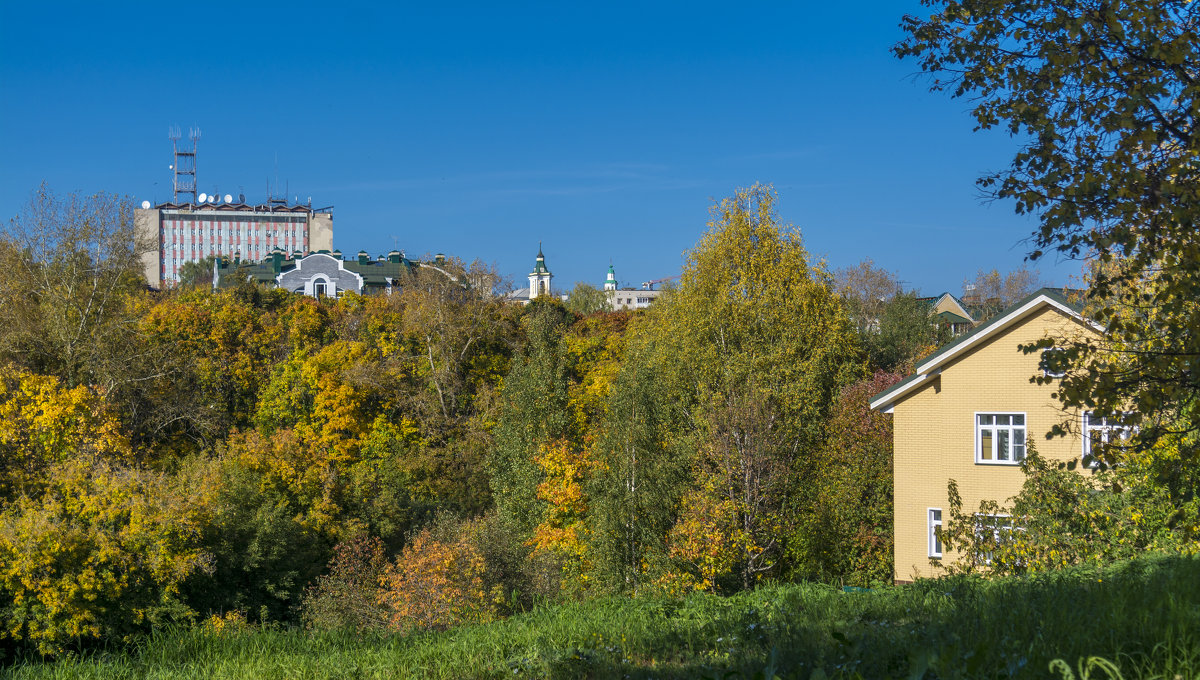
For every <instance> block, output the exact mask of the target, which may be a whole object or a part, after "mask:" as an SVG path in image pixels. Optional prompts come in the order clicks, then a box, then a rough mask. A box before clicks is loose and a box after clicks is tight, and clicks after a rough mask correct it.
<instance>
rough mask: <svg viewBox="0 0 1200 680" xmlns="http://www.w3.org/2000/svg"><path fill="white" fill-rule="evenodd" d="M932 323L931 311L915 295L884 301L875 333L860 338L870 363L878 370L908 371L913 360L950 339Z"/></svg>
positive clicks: (946, 332)
mask: <svg viewBox="0 0 1200 680" xmlns="http://www.w3.org/2000/svg"><path fill="white" fill-rule="evenodd" d="M936 321H937V320H936V319H935V317H934V316H933V308H932V307H931V306H930V305H929V303H928V302H926V301H922V300H920V299H918V298H917V296H916V294H915V293H903V294H901V295H896V296H895V297H893V298H892V299H891V300H888V302H887V303H886V304H885V305H883V310H882V312H881V313H880V316H879V329H878V331H877V332H875V333H870V334H868V335H867V336H866V337H864V338H863V345H864V348H865V349H866V351H867V355H868V357H870V361H871V364H872V365H873V366H875V367H876V368H877V369H879V370H882V371H900V372H905V373H907V372H909V371H911V370H912V367H913V363H914V362H915V361H916V360H917V359H919V358H920V357H923V356H926V355H928V354H929V353H931V352H932V351H933V349H934V348H936V347H938V346H940V345H941V344H943V343H945V342H947V341H948V340H949V339H950V333H949V330H948V329H947V328H944V327H942V326H941V325H939V324H937V323H936Z"/></svg>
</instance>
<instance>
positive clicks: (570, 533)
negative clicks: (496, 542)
mask: <svg viewBox="0 0 1200 680" xmlns="http://www.w3.org/2000/svg"><path fill="white" fill-rule="evenodd" d="M534 462H535V463H537V464H538V466H539V467H541V469H542V471H543V474H544V477H543V479H542V482H541V483H540V484H538V487H537V497H538V499H539V500H541V501H543V502H545V504H546V506H545V514H544V516H543V519H542V522H541V524H539V525H537V526H536V527H535V528H534V530H533V538H532V539H530V541H529V545H530V546H531V547H532V548H533V557H534V558H535V559H536V558H538V557H543V556H544V557H550V558H553V559H557V560H559V561H560V562H561V565H562V572H563V573H562V576H563V579H564V582H563V584H564V585H567V584H572V585H574V586H576V587H578V588H581V589H582V588H586V587H587V580H588V575H587V572H588V569H589V566H590V565H589V563H588V559H587V541H588V535H589V533H590V531H589V530H588V527H587V523H586V519H587V511H588V499H587V494H586V493H585V491H584V481H585V479H586V478H587V476H588V473H589V472H591V470H593V469H594V468H595V467H596V462H595V461H594V460H593V459H592V457H591V455H590V454H589V453H588V451H587V448H586V447H584V448H575V447H573V446H572V445H571V443H570V442H568V441H567V440H565V439H557V440H555V441H552V442H549V443H547V444H544V445H542V447H541V449H540V450H539V452H538V453H537V455H535V456H534Z"/></svg>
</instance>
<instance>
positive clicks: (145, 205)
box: [142, 201, 150, 210]
mask: <svg viewBox="0 0 1200 680" xmlns="http://www.w3.org/2000/svg"><path fill="white" fill-rule="evenodd" d="M149 209H150V201H142V210H149Z"/></svg>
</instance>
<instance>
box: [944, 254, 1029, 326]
mask: <svg viewBox="0 0 1200 680" xmlns="http://www.w3.org/2000/svg"><path fill="white" fill-rule="evenodd" d="M1040 287H1041V284H1040V282H1039V279H1038V274H1037V272H1035V271H1033V270H1032V269H1029V268H1028V267H1024V266H1022V267H1020V268H1018V269H1015V270H1013V271H1011V272H1008V273H1007V274H1001V273H1000V271H999V270H997V269H993V270H991V271H984V270H982V269H980V270H979V272H978V273H977V274H976V275H975V278H974V280H971V281H963V298H962V299H963V302H964V303H966V304H967V305H968V306H969V307H970V308H971V309H972V311H974V312H975V321H977V322H981V321H987V320H988V319H990V318H992V317H993V316H995V315H997V314H999V313H1000V312H1002V311H1004V310H1005V309H1007V308H1008V307H1010V306H1012V305H1013V304H1015V303H1016V302H1018V301H1019V300H1021V299H1022V298H1024V297H1026V296H1028V295H1029V294H1030V293H1032V292H1034V291H1036V290H1037V289H1038V288H1040Z"/></svg>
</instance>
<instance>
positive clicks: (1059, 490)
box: [932, 440, 1200, 575]
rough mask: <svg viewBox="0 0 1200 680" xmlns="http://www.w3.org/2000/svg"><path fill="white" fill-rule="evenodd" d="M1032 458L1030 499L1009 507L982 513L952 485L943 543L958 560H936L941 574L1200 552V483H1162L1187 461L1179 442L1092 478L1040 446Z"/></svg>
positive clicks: (987, 504) (1191, 477)
mask: <svg viewBox="0 0 1200 680" xmlns="http://www.w3.org/2000/svg"><path fill="white" fill-rule="evenodd" d="M1027 450H1028V454H1027V456H1026V458H1025V460H1024V461H1023V462H1022V463H1021V467H1022V469H1023V471H1024V472H1025V482H1024V484H1023V485H1022V487H1021V491H1020V493H1018V494H1017V495H1016V496H1015V497H1013V498H1011V499H1007V500H1006V501H1005V502H1003V503H1001V502H998V501H996V500H985V501H983V502H981V503H980V505H979V508H978V509H977V510H970V509H964V508H963V504H962V497H961V496H960V495H959V492H958V485H957V483H956V482H954V481H953V480H951V482H950V485H949V498H950V507H949V518H948V521H947V522H946V524H945V525H944V527H943V530H942V539H943V540H942V543H943V546H944V548H945V550H946V551H955V559H954V560H953V561H950V562H948V563H947V564H942V561H940V560H933V561H932V562H933V566H934V567H935V568H939V569H945V570H946V571H949V572H951V573H972V572H986V573H989V574H993V575H1005V574H1021V573H1027V572H1036V571H1046V570H1050V569H1060V568H1063V567H1067V566H1070V565H1075V564H1084V563H1091V564H1106V563H1110V562H1113V561H1115V560H1120V559H1130V558H1133V557H1136V556H1138V555H1141V554H1144V553H1146V552H1166V553H1183V554H1196V553H1198V552H1200V497H1198V496H1197V495H1196V494H1195V490H1196V489H1197V488H1200V486H1198V484H1197V482H1198V481H1200V475H1198V474H1197V472H1196V471H1195V470H1194V469H1193V470H1188V471H1186V473H1185V474H1184V476H1183V478H1182V479H1177V480H1175V482H1174V484H1173V485H1166V484H1163V483H1162V481H1161V479H1160V478H1159V477H1158V473H1159V472H1161V471H1162V469H1163V466H1164V464H1166V465H1168V466H1170V467H1174V465H1173V463H1176V462H1178V459H1179V452H1180V446H1179V445H1178V444H1177V443H1167V442H1166V441H1165V440H1161V441H1160V442H1159V443H1158V444H1157V445H1156V446H1154V447H1153V448H1151V449H1149V450H1147V451H1144V452H1142V453H1141V454H1140V455H1138V456H1136V457H1133V458H1130V459H1129V460H1127V461H1126V462H1125V463H1123V464H1122V465H1121V466H1119V467H1116V468H1111V469H1101V470H1098V471H1096V472H1095V473H1091V474H1089V473H1086V472H1084V471H1082V470H1078V469H1076V467H1077V465H1076V463H1075V462H1074V461H1072V462H1071V463H1069V464H1063V463H1057V464H1056V463H1054V462H1051V461H1048V460H1046V459H1045V458H1042V457H1041V456H1040V455H1039V454H1038V453H1037V450H1036V448H1035V446H1034V442H1033V441H1032V440H1031V441H1030V442H1029V445H1028V449H1027ZM1172 487H1174V488H1172ZM1181 492H1182V493H1181ZM947 555H948V556H949V552H947Z"/></svg>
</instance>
